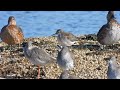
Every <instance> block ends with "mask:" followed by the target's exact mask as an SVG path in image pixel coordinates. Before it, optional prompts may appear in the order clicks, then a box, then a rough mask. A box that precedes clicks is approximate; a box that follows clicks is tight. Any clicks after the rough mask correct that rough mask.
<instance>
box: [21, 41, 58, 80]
mask: <svg viewBox="0 0 120 90" xmlns="http://www.w3.org/2000/svg"><path fill="white" fill-rule="evenodd" d="M23 51H24V55H25V57H26V58H28V60H29V61H30V62H32V63H33V64H35V65H37V66H38V79H39V78H40V65H41V66H44V65H46V64H48V63H52V62H55V61H56V59H55V58H54V57H51V56H50V55H49V54H48V53H47V52H46V51H45V50H43V49H41V48H38V47H37V46H32V41H29V42H26V43H25V42H24V43H23Z"/></svg>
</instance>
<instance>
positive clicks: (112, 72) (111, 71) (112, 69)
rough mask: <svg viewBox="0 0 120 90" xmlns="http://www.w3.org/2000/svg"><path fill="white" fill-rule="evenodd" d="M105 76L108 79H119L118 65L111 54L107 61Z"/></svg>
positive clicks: (119, 69) (119, 67) (119, 70)
mask: <svg viewBox="0 0 120 90" xmlns="http://www.w3.org/2000/svg"><path fill="white" fill-rule="evenodd" d="M107 77H108V79H120V66H118V64H117V62H116V57H115V56H111V57H110V60H109V61H108V71H107Z"/></svg>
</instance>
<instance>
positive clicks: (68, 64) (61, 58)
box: [57, 46, 74, 71]
mask: <svg viewBox="0 0 120 90" xmlns="http://www.w3.org/2000/svg"><path fill="white" fill-rule="evenodd" d="M59 48H60V49H61V50H60V49H59V51H58V56H57V63H58V65H59V66H60V67H61V68H62V70H63V71H67V70H70V69H73V68H74V61H73V56H72V54H71V52H70V51H69V49H68V47H67V46H63V47H62V48H61V47H59Z"/></svg>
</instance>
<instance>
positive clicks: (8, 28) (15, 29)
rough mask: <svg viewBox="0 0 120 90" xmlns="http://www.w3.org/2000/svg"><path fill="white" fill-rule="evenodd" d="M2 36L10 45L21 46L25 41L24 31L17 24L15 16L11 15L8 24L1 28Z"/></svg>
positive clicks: (0, 34) (0, 35) (0, 36)
mask: <svg viewBox="0 0 120 90" xmlns="http://www.w3.org/2000/svg"><path fill="white" fill-rule="evenodd" d="M0 38H1V40H2V41H3V42H5V43H7V44H8V45H10V46H12V45H15V44H19V46H20V44H21V43H22V42H23V39H24V35H23V31H22V29H21V28H20V27H19V26H17V24H16V20H15V18H14V17H13V16H10V17H9V19H8V24H7V25H5V26H4V27H3V28H2V29H1V33H0ZM10 50H11V49H10Z"/></svg>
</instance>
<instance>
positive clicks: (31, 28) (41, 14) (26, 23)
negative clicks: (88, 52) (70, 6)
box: [0, 11, 120, 38]
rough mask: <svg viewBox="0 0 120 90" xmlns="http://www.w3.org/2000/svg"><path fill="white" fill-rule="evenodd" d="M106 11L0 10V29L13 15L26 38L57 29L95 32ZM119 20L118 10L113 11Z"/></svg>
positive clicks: (77, 32)
mask: <svg viewBox="0 0 120 90" xmlns="http://www.w3.org/2000/svg"><path fill="white" fill-rule="evenodd" d="M107 12H108V11H0V29H1V28H2V27H3V26H4V25H6V24H7V22H8V17H9V16H14V17H15V19H16V21H17V25H19V26H20V27H21V28H22V29H23V32H24V36H25V37H26V38H29V37H44V36H51V35H52V34H54V33H55V32H56V30H57V29H63V30H64V31H66V32H71V33H73V34H75V35H84V34H96V33H97V32H98V30H99V29H100V27H101V26H102V25H103V24H106V21H107V20H106V15H107ZM115 16H116V18H117V20H118V22H120V12H119V11H115Z"/></svg>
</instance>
